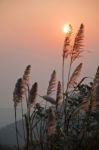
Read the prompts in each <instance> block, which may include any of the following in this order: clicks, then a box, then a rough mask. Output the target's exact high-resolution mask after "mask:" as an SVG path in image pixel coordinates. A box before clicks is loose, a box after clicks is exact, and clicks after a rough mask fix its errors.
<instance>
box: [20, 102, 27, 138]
mask: <svg viewBox="0 0 99 150" xmlns="http://www.w3.org/2000/svg"><path fill="white" fill-rule="evenodd" d="M21 113H22V127H23V136H24V141H25V140H26V139H25V127H24V119H23V115H24V113H23V103H22V100H21Z"/></svg>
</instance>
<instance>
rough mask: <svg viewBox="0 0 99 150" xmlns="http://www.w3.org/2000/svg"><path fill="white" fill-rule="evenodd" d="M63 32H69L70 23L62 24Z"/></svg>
mask: <svg viewBox="0 0 99 150" xmlns="http://www.w3.org/2000/svg"><path fill="white" fill-rule="evenodd" d="M63 32H64V33H69V32H71V25H70V24H64V26H63Z"/></svg>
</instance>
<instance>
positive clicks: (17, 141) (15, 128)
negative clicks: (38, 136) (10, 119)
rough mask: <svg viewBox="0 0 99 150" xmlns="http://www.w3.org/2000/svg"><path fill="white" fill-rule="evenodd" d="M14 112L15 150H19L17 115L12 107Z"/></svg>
mask: <svg viewBox="0 0 99 150" xmlns="http://www.w3.org/2000/svg"><path fill="white" fill-rule="evenodd" d="M14 112H15V129H16V141H17V149H18V150H19V149H20V148H19V139H18V128H17V115H16V106H14Z"/></svg>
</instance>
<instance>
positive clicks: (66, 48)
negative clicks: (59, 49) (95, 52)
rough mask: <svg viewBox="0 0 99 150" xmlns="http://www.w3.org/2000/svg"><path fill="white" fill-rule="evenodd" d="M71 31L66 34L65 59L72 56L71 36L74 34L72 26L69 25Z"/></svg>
mask: <svg viewBox="0 0 99 150" xmlns="http://www.w3.org/2000/svg"><path fill="white" fill-rule="evenodd" d="M69 27H70V31H69V33H67V34H66V36H65V40H64V46H63V58H67V57H68V56H69V54H70V50H71V45H70V44H71V34H72V26H71V24H69Z"/></svg>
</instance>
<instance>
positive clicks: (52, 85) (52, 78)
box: [47, 70, 56, 95]
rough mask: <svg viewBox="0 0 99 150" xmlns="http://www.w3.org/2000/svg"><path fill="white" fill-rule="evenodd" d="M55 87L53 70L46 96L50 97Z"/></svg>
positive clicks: (54, 72)
mask: <svg viewBox="0 0 99 150" xmlns="http://www.w3.org/2000/svg"><path fill="white" fill-rule="evenodd" d="M55 86H56V71H55V70H54V71H53V73H52V74H51V79H50V81H49V85H48V89H47V95H51V94H52V93H53V92H54V91H55Z"/></svg>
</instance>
